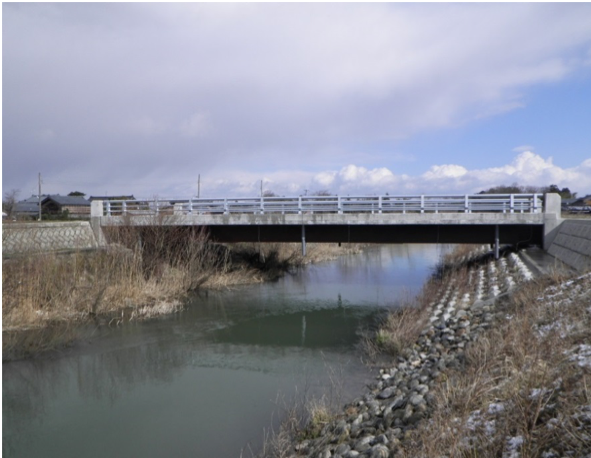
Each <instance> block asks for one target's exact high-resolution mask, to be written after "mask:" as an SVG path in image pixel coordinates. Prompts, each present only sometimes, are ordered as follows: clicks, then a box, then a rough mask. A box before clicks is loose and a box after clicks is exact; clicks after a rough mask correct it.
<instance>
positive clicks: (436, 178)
mask: <svg viewBox="0 0 591 458" xmlns="http://www.w3.org/2000/svg"><path fill="white" fill-rule="evenodd" d="M224 176H225V178H224V179H223V180H222V179H219V180H217V181H216V180H215V179H214V180H213V182H212V185H213V186H212V187H210V189H209V195H210V196H213V195H217V196H221V195H223V193H226V194H236V195H245V196H247V195H258V194H259V193H260V179H259V180H258V181H257V180H256V179H254V176H249V178H248V179H246V180H244V179H236V178H234V177H236V176H241V177H245V175H244V173H243V172H238V173H235V172H233V171H225V172H224ZM512 183H518V184H519V185H523V186H528V185H529V186H547V185H550V184H556V185H557V186H559V187H569V188H570V189H571V190H572V191H577V192H579V193H580V194H587V193H591V159H586V160H585V161H583V162H582V163H581V164H580V165H578V166H576V167H572V168H562V167H560V166H557V165H555V164H554V163H553V160H552V158H547V159H544V158H543V157H541V156H539V155H537V154H534V153H532V152H530V151H526V152H523V153H520V154H518V155H517V156H516V157H515V158H514V160H513V161H512V162H511V163H510V164H506V165H503V166H500V167H491V168H487V169H473V170H469V169H467V168H465V167H463V166H461V165H457V164H446V165H435V166H432V167H431V168H430V169H429V170H427V171H426V172H424V173H423V174H421V175H420V176H410V175H405V174H401V175H395V174H394V173H393V172H392V171H391V170H389V169H387V168H383V167H382V168H374V169H367V168H365V167H359V166H356V165H353V164H349V165H347V166H345V167H343V168H341V169H340V170H338V171H325V172H321V173H311V172H303V171H289V172H286V171H282V172H277V173H271V174H267V175H266V178H265V189H272V190H274V191H275V192H277V193H278V194H280V195H298V194H304V192H305V190H307V191H308V193H311V192H314V191H317V190H320V189H328V190H329V191H330V192H332V193H334V194H343V195H347V194H349V195H354V194H357V195H364V194H369V195H372V194H385V193H389V194H390V195H396V194H437V193H443V194H455V193H460V194H464V193H468V194H471V193H477V192H479V191H482V190H484V189H487V188H490V187H493V186H497V185H502V184H512ZM216 193H217V194H216Z"/></svg>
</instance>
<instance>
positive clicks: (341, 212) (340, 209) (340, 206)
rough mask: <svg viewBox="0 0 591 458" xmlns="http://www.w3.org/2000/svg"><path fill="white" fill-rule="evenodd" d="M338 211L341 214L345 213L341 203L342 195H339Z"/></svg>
mask: <svg viewBox="0 0 591 458" xmlns="http://www.w3.org/2000/svg"><path fill="white" fill-rule="evenodd" d="M337 213H338V214H339V215H342V214H343V207H342V205H341V196H337Z"/></svg>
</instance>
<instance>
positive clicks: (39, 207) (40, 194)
mask: <svg viewBox="0 0 591 458" xmlns="http://www.w3.org/2000/svg"><path fill="white" fill-rule="evenodd" d="M38 198H39V221H41V172H39V196H38Z"/></svg>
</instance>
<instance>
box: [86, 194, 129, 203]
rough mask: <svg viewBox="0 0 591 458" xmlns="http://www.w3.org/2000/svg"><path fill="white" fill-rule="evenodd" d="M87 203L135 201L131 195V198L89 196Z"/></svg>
mask: <svg viewBox="0 0 591 458" xmlns="http://www.w3.org/2000/svg"><path fill="white" fill-rule="evenodd" d="M88 200H89V202H92V201H93V200H135V197H133V195H131V196H90V197H89V198H88Z"/></svg>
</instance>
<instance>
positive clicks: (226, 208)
mask: <svg viewBox="0 0 591 458" xmlns="http://www.w3.org/2000/svg"><path fill="white" fill-rule="evenodd" d="M228 213H229V210H228V199H224V215H227V214H228Z"/></svg>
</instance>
